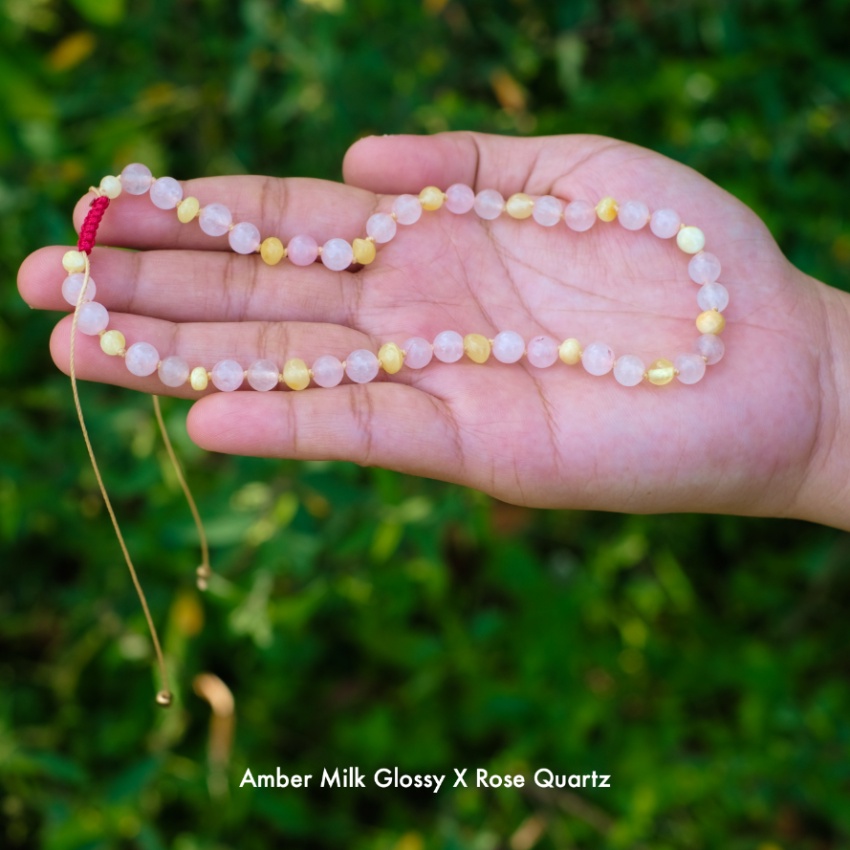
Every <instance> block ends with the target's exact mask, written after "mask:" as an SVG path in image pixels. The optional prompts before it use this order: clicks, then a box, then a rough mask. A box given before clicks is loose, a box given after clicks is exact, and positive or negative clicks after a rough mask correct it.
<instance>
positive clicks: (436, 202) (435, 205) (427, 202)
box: [419, 186, 446, 210]
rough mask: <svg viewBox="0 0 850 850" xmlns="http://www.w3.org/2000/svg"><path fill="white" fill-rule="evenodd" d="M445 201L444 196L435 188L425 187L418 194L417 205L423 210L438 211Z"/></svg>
mask: <svg viewBox="0 0 850 850" xmlns="http://www.w3.org/2000/svg"><path fill="white" fill-rule="evenodd" d="M445 199H446V196H445V195H444V194H443V193H442V191H441V190H440V189H438V188H437V187H436V186H426V187H425V188H424V189H423V190H422V191H421V192H420V193H419V203H420V204H422V209H423V210H438V209H440V207H441V206H442V205H443V201H444V200H445Z"/></svg>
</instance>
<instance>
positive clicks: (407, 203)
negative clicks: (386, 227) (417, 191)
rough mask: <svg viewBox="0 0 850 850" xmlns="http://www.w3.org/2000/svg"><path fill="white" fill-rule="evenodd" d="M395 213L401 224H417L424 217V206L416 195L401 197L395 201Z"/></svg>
mask: <svg viewBox="0 0 850 850" xmlns="http://www.w3.org/2000/svg"><path fill="white" fill-rule="evenodd" d="M393 212H394V213H395V217H396V221H397V222H398V223H399V224H416V222H417V221H419V219H420V218H421V217H422V204H420V203H419V198H417V197H416V196H415V195H399V196H398V197H397V198H396V199H395V200H394V201H393Z"/></svg>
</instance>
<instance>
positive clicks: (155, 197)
mask: <svg viewBox="0 0 850 850" xmlns="http://www.w3.org/2000/svg"><path fill="white" fill-rule="evenodd" d="M182 200H183V187H182V186H181V185H180V184H179V183H178V182H177V181H176V180H175V179H174V178H173V177H160V178H159V179H158V180H154V181H153V184H152V185H151V203H152V204H153V205H154V206H155V207H159V208H160V209H161V210H173V209H174V208H175V207H176V206H177V205H178V204H179V203H180V201H182Z"/></svg>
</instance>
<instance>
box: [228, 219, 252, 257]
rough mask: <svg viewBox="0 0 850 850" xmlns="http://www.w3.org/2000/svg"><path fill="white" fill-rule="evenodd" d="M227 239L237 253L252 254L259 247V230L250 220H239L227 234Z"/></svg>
mask: <svg viewBox="0 0 850 850" xmlns="http://www.w3.org/2000/svg"><path fill="white" fill-rule="evenodd" d="M227 241H228V242H229V243H230V247H231V248H232V249H233V250H234V251H236V253H237V254H253V253H254V252H255V251H256V250H257V248H259V247H260V231H259V230H258V229H257V226H256V225H255V224H251V222H250V221H240V222H239V224H237V225H236V226H235V227H234V228H233V229H232V230H231V231H230V233H228V234H227Z"/></svg>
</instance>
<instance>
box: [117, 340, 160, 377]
mask: <svg viewBox="0 0 850 850" xmlns="http://www.w3.org/2000/svg"><path fill="white" fill-rule="evenodd" d="M124 365H125V366H126V367H127V371H128V372H129V373H130V374H131V375H136V377H138V378H146V377H147V376H148V375H153V373H154V372H156V367H157V366H159V352H158V351H157V350H156V349H155V348H154V347H153V346H152V345H151V344H150V343H149V342H134V343H133V344H132V345H131V346H130V347H129V348H128V349H127V353H126V354H125V355H124Z"/></svg>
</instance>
